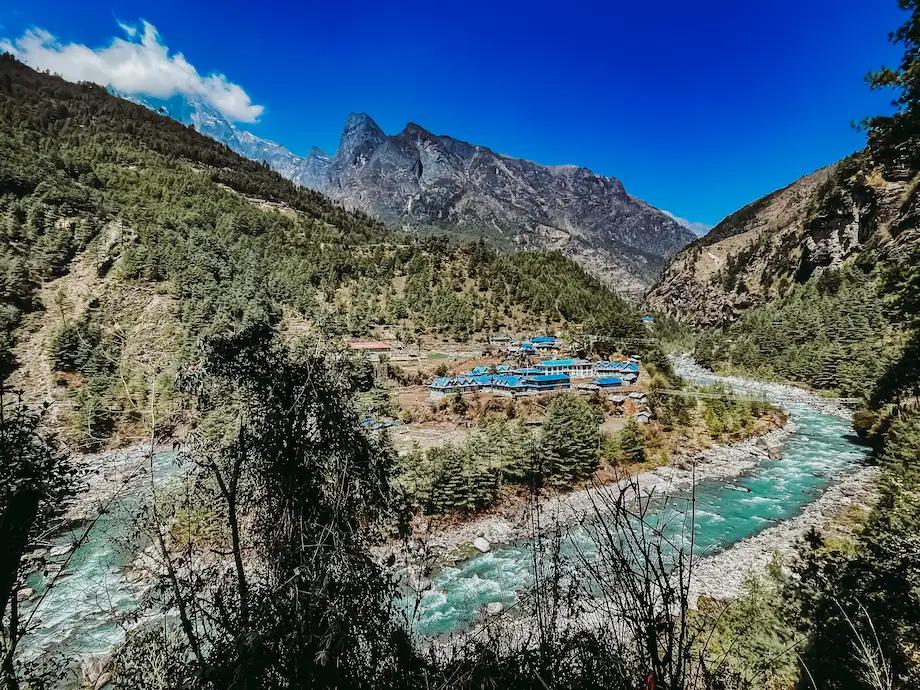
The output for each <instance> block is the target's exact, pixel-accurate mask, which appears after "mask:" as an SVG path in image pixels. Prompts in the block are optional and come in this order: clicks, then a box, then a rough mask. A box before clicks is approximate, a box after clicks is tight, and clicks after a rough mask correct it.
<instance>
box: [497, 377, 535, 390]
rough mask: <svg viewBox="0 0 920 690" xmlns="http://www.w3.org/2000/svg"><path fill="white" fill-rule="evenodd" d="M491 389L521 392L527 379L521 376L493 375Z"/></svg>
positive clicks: (525, 385)
mask: <svg viewBox="0 0 920 690" xmlns="http://www.w3.org/2000/svg"><path fill="white" fill-rule="evenodd" d="M492 389H493V390H494V391H496V392H498V393H523V392H525V391H526V390H527V380H526V379H525V378H524V377H523V376H501V375H499V376H493V377H492Z"/></svg>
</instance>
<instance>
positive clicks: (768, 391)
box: [671, 354, 853, 421]
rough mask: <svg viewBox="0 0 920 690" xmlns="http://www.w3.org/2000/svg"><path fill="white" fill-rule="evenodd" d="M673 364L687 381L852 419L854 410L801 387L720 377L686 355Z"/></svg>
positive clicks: (736, 377) (675, 357) (674, 359)
mask: <svg viewBox="0 0 920 690" xmlns="http://www.w3.org/2000/svg"><path fill="white" fill-rule="evenodd" d="M671 364H672V365H673V366H674V370H675V371H676V372H677V373H678V374H679V375H680V376H683V377H686V378H704V379H708V380H711V381H715V382H717V383H723V384H725V385H727V386H729V387H731V388H734V389H740V390H744V391H747V392H750V393H754V394H759V395H762V396H763V397H765V398H769V399H770V400H771V401H773V402H775V403H778V404H784V403H785V404H792V403H801V404H804V405H808V406H809V407H811V408H812V409H815V410H818V411H819V412H821V413H822V414H828V415H833V416H834V417H838V418H840V419H845V420H847V421H850V420H851V419H852V418H853V412H852V410H850V409H848V408H846V407H844V406H842V405H838V404H837V403H836V402H834V401H832V400H828V399H826V398H822V397H821V396H820V395H818V394H817V393H813V392H812V391H809V390H805V389H804V388H799V387H798V386H792V385H789V384H785V383H774V382H771V381H758V380H755V379H748V378H743V377H741V376H720V375H718V374H715V373H713V372H711V371H709V370H708V369H705V368H704V367H701V366H700V365H699V364H697V363H696V362H695V361H694V360H693V358H692V357H690V356H689V355H687V354H682V355H675V356H673V357H671Z"/></svg>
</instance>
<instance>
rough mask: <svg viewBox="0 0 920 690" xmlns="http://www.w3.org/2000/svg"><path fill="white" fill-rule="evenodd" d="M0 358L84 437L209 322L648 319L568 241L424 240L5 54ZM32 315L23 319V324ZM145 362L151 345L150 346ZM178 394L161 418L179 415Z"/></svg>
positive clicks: (603, 323) (148, 397)
mask: <svg viewBox="0 0 920 690" xmlns="http://www.w3.org/2000/svg"><path fill="white" fill-rule="evenodd" d="M0 232H2V236H3V242H2V247H0V306H2V309H0V320H2V326H3V328H2V333H3V336H2V337H3V340H2V343H0V362H2V366H3V369H4V370H6V371H10V370H15V373H14V374H13V380H14V381H15V382H16V383H19V384H22V385H24V386H26V387H27V388H31V389H32V392H33V393H36V394H38V395H41V396H44V397H56V398H65V399H67V400H68V401H69V402H70V403H71V404H70V405H69V406H65V412H64V413H62V414H63V415H64V417H65V418H66V420H65V421H67V422H68V423H69V426H70V427H71V428H72V429H74V430H75V435H74V437H75V438H83V439H84V440H86V439H89V440H90V441H92V442H93V443H94V444H98V443H101V442H103V441H104V440H105V438H106V437H107V435H109V434H110V433H111V431H112V429H113V427H114V426H115V425H116V424H118V423H121V422H123V421H125V420H128V421H130V419H131V418H137V417H139V416H140V415H142V414H146V412H144V411H148V410H149V408H150V406H151V405H156V404H159V403H158V402H157V401H156V400H154V399H153V398H154V397H155V396H154V394H153V393H151V390H152V385H151V384H152V382H153V381H157V382H158V383H157V386H156V387H155V388H156V389H157V391H158V393H157V394H156V396H158V397H157V400H162V399H163V394H164V393H166V396H165V399H166V400H168V399H169V395H168V392H169V388H170V386H171V384H170V380H171V379H172V378H174V373H175V371H176V368H177V366H178V365H179V364H180V363H182V362H187V361H189V360H191V359H193V358H194V357H195V356H196V348H195V345H196V342H197V341H198V339H199V338H200V337H201V336H202V335H206V334H209V333H216V332H221V331H223V330H225V329H227V328H228V327H229V328H233V329H237V330H238V329H241V328H243V327H245V326H247V325H249V324H252V323H254V322H262V321H264V322H268V323H271V324H275V325H281V326H283V325H284V324H285V323H286V320H290V321H294V322H297V323H298V324H300V325H301V326H303V324H306V328H307V332H308V333H311V334H314V335H319V334H322V335H324V336H327V340H328V341H330V342H331V341H332V340H334V339H335V337H337V336H342V335H347V334H353V335H366V334H367V333H368V332H369V329H370V328H371V327H372V326H373V325H374V324H379V323H388V324H397V325H399V326H400V328H401V329H402V330H403V332H405V333H407V334H410V335H411V334H415V335H417V334H419V333H424V332H429V331H430V332H434V333H440V334H443V335H444V336H452V337H466V336H469V335H471V334H474V333H477V332H481V331H485V330H489V329H495V328H500V327H503V326H505V327H513V326H515V325H521V324H525V323H526V324H529V325H537V324H542V325H545V324H561V323H564V322H568V321H571V322H586V321H592V325H593V327H595V328H606V329H610V330H611V331H612V332H618V333H619V332H627V331H638V329H639V328H640V326H639V324H638V322H637V319H636V315H635V314H634V313H633V312H632V311H631V310H630V309H629V308H628V307H627V306H626V305H625V304H624V303H623V302H621V301H620V300H619V299H618V298H616V297H615V296H614V295H613V294H612V293H610V292H609V291H607V290H606V289H604V288H603V287H602V286H601V285H600V284H599V283H598V282H597V281H596V280H594V279H592V278H590V277H588V276H587V275H586V274H585V273H584V272H583V271H582V270H581V269H580V268H578V267H577V266H576V265H575V264H574V263H572V262H571V261H570V260H568V259H565V258H563V257H562V256H561V255H559V254H556V253H551V252H550V253H547V252H538V253H528V254H516V255H501V254H498V253H496V252H494V251H493V250H490V249H487V248H486V247H484V246H481V245H474V246H460V245H454V244H450V243H448V242H446V241H443V240H440V239H437V238H435V239H429V240H412V239H407V238H405V237H400V236H396V235H392V234H389V233H387V232H386V231H385V230H384V228H383V227H382V226H381V225H380V224H379V223H377V222H376V221H375V220H373V219H371V218H370V217H368V216H366V215H363V214H361V213H354V212H350V211H346V210H344V209H343V208H342V207H340V206H338V205H336V204H334V203H332V202H330V201H329V200H327V199H326V198H324V197H323V196H322V195H320V194H318V193H316V192H313V191H309V190H306V189H303V188H298V187H296V186H294V185H293V184H292V183H290V182H288V181H287V180H285V179H283V178H282V177H281V176H279V175H278V174H277V173H275V172H273V171H271V170H269V169H268V168H267V167H265V166H263V165H260V164H257V163H254V162H252V161H249V160H247V159H244V158H242V157H240V156H239V155H237V154H236V153H234V152H232V151H231V150H230V149H229V148H227V147H226V146H224V145H222V144H219V143H217V142H215V141H214V140H212V139H209V138H207V137H204V136H202V135H199V134H198V133H196V132H195V131H194V130H193V129H191V128H187V127H185V126H183V125H181V124H179V123H177V122H175V121H173V120H171V119H169V118H166V117H163V116H160V115H157V114H156V113H153V112H151V111H149V110H148V109H146V108H143V107H141V106H138V105H136V104H133V103H129V102H127V101H124V100H120V99H118V98H115V97H113V96H111V95H110V94H108V93H107V92H106V91H105V90H104V89H103V88H100V87H98V86H95V85H92V84H72V83H68V82H65V81H63V80H62V79H59V78H57V77H54V76H50V75H47V74H40V73H37V72H35V71H33V70H31V69H30V68H28V67H26V66H24V65H23V64H21V63H19V62H17V61H16V60H15V59H13V58H12V57H11V56H9V55H4V56H3V57H2V60H0ZM24 317H28V318H26V320H25V323H24V324H23V326H22V327H20V328H19V329H18V331H17V326H19V325H20V323H21V322H22V321H23V318H24ZM141 355H142V356H141ZM171 412H172V409H171V408H170V407H169V405H167V407H166V408H164V409H162V410H161V411H160V414H161V415H163V416H166V417H169V416H170V414H171Z"/></svg>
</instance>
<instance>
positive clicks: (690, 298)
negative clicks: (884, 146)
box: [646, 150, 920, 326]
mask: <svg viewBox="0 0 920 690" xmlns="http://www.w3.org/2000/svg"><path fill="white" fill-rule="evenodd" d="M918 181H920V174H918V173H917V171H916V169H915V168H913V167H910V166H908V167H906V168H905V166H903V165H898V164H897V162H896V161H895V162H891V161H881V162H880V161H879V160H876V159H874V158H873V156H872V155H871V154H870V153H869V151H868V150H866V151H862V152H859V153H857V154H854V155H853V156H850V157H849V158H846V159H844V160H843V161H840V162H839V163H837V164H835V165H831V166H829V167H826V168H822V169H821V170H818V171H817V172H814V173H812V174H810V175H807V176H805V177H803V178H801V179H799V180H797V181H796V182H793V183H792V184H791V185H789V186H788V187H785V188H783V189H780V190H778V191H776V192H773V193H772V194H770V195H768V196H765V197H763V198H762V199H759V200H758V201H755V202H754V203H752V204H750V205H748V206H746V207H744V208H743V209H741V210H740V211H738V212H736V213H734V214H732V215H730V216H729V217H727V218H726V219H725V220H723V221H722V222H721V223H719V224H718V225H716V226H715V227H714V228H713V229H712V230H711V231H710V232H709V233H708V234H706V235H705V236H704V237H702V238H700V239H699V240H697V241H695V242H693V243H692V244H690V245H689V246H687V247H686V248H685V249H683V250H682V251H681V252H680V253H678V254H677V255H676V256H675V257H674V258H673V259H672V260H671V261H670V263H669V264H668V265H667V267H666V268H665V269H664V270H663V271H662V274H661V277H660V279H659V281H658V283H657V284H656V285H655V286H654V287H653V288H652V290H650V291H649V293H648V294H647V295H646V304H647V305H648V307H649V308H650V309H653V310H656V311H659V312H663V313H666V314H669V315H671V316H674V317H676V318H678V319H680V320H682V321H684V322H687V323H690V324H693V325H697V326H724V325H728V324H730V323H732V322H734V321H735V320H736V319H738V317H739V316H740V315H741V314H742V313H743V312H744V311H745V310H746V309H748V308H750V307H753V306H758V305H760V304H763V303H765V302H767V301H769V300H771V299H773V298H776V297H779V296H781V295H783V294H785V293H786V292H787V291H788V290H789V288H790V287H792V286H793V285H795V284H796V283H802V282H805V281H806V280H808V279H809V278H810V277H812V276H814V275H819V274H820V273H821V272H822V271H825V270H826V269H828V268H833V267H837V266H839V265H840V264H842V263H843V262H844V261H846V260H848V259H851V258H854V257H857V258H858V257H860V256H864V257H866V258H867V260H870V257H871V260H879V259H881V260H884V259H885V257H886V256H888V255H890V254H891V253H898V252H901V251H903V250H904V249H906V248H907V247H909V246H914V245H916V244H918V242H920V231H918V224H917V222H916V221H917V216H918V208H920V188H918Z"/></svg>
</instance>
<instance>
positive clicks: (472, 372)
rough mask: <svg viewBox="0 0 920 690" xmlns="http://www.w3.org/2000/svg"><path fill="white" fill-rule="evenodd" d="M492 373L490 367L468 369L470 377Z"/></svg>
mask: <svg viewBox="0 0 920 690" xmlns="http://www.w3.org/2000/svg"><path fill="white" fill-rule="evenodd" d="M491 371H492V367H474V368H472V369H470V371H469V375H470V376H482V375H483V374H488V373H489V372H491Z"/></svg>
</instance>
